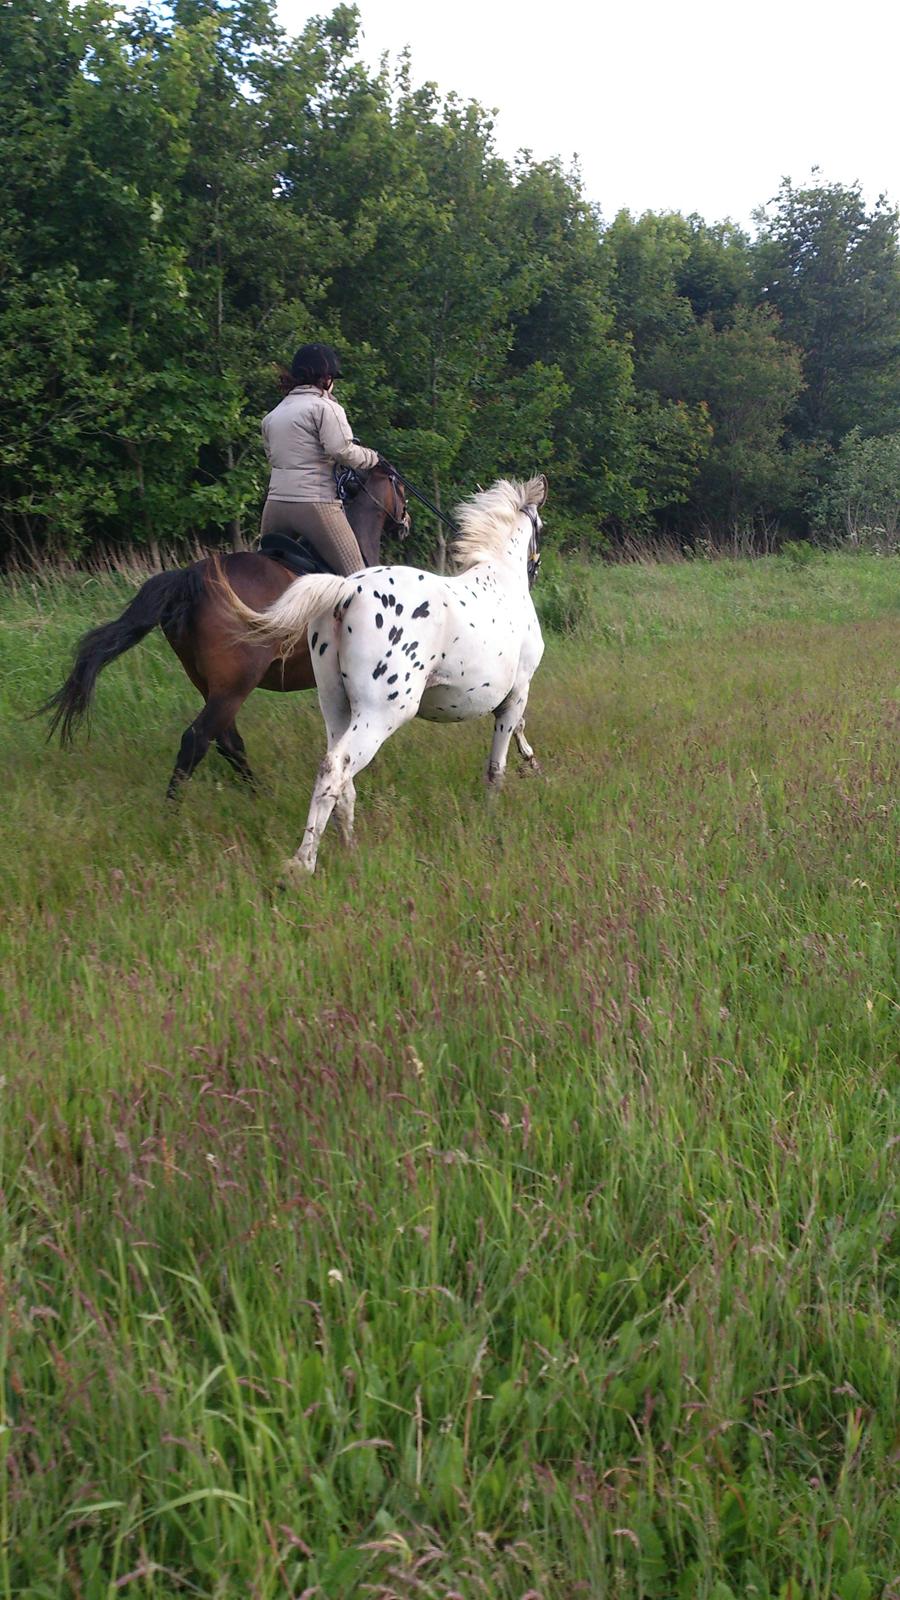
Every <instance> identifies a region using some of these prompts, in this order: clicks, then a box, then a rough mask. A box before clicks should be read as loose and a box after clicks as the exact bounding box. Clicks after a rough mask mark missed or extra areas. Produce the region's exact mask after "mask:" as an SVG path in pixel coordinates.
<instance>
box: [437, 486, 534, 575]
mask: <svg viewBox="0 0 900 1600" xmlns="http://www.w3.org/2000/svg"><path fill="white" fill-rule="evenodd" d="M546 492H547V481H546V479H545V478H529V479H528V481H527V482H524V483H523V482H521V481H520V480H519V479H518V478H498V479H497V482H496V483H492V484H491V487H490V488H489V489H482V490H481V491H480V492H479V493H478V494H473V495H470V497H469V499H468V500H463V501H462V503H461V504H460V505H458V506H457V507H456V511H455V517H456V521H457V524H458V526H459V533H458V534H457V536H456V538H455V539H454V540H453V542H452V544H451V546H450V555H451V557H452V559H453V565H454V568H455V569H456V571H457V572H467V571H468V569H469V568H470V567H474V566H475V565H476V564H477V563H478V562H479V561H496V559H497V557H498V556H502V555H503V554H504V553H505V551H506V548H507V545H508V544H509V539H510V536H511V534H512V531H513V528H514V527H515V524H516V519H517V517H519V516H520V515H521V513H522V512H523V511H524V510H525V507H526V506H539V505H541V504H542V503H543V500H544V496H545V494H546Z"/></svg>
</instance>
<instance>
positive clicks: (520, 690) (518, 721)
mask: <svg viewBox="0 0 900 1600" xmlns="http://www.w3.org/2000/svg"><path fill="white" fill-rule="evenodd" d="M527 703H528V685H527V684H524V685H523V686H521V687H520V686H518V685H517V686H516V687H515V688H514V689H513V690H512V692H511V694H509V695H508V696H507V698H506V699H505V700H504V702H503V704H502V706H498V707H497V710H496V711H495V712H494V738H493V741H492V743H491V754H490V759H489V761H488V766H487V781H488V784H489V785H490V787H491V788H492V789H499V788H500V787H501V785H502V783H503V777H504V774H505V772H506V758H507V756H508V754H509V744H510V740H511V739H512V736H513V733H516V735H517V739H518V729H519V728H521V726H522V724H523V722H524V720H525V706H526V705H527ZM528 748H529V749H530V748H531V747H530V746H529V747H528ZM533 754H534V752H533V751H532V755H533Z"/></svg>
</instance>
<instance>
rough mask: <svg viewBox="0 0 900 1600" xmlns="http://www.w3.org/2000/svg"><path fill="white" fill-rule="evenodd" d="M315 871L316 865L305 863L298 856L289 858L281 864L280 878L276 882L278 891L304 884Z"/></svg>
mask: <svg viewBox="0 0 900 1600" xmlns="http://www.w3.org/2000/svg"><path fill="white" fill-rule="evenodd" d="M315 870H316V863H315V862H314V861H312V862H306V861H303V860H302V859H301V857H300V856H291V857H290V858H289V859H288V860H287V861H285V862H283V863H282V867H281V877H280V878H279V880H278V887H279V888H280V889H291V888H296V887H297V885H298V884H300V883H305V882H306V879H307V878H309V877H310V876H311V875H312V873H314V872H315Z"/></svg>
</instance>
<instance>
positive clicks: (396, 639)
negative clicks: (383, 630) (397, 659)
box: [388, 627, 403, 644]
mask: <svg viewBox="0 0 900 1600" xmlns="http://www.w3.org/2000/svg"><path fill="white" fill-rule="evenodd" d="M388 638H389V639H390V641H391V644H399V643H400V640H401V639H402V638H403V629H402V628H398V627H393V628H391V630H390V632H389V634H388Z"/></svg>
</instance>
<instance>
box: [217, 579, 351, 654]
mask: <svg viewBox="0 0 900 1600" xmlns="http://www.w3.org/2000/svg"><path fill="white" fill-rule="evenodd" d="M216 578H217V583H218V588H219V591H220V593H221V596H222V599H223V600H224V601H225V603H226V605H227V606H228V607H229V609H230V610H231V611H233V612H234V614H235V616H237V617H240V618H241V621H242V622H244V623H245V624H246V626H247V628H248V629H249V630H250V632H251V633H252V634H253V636H254V637H255V638H257V639H260V640H262V639H269V640H272V641H273V643H277V644H279V645H280V646H281V650H282V653H283V654H284V655H288V654H289V653H290V651H292V650H295V649H296V648H297V646H298V644H301V643H303V642H304V641H305V639H306V633H307V629H308V627H309V625H310V623H311V622H312V621H314V619H315V618H316V617H320V616H322V615H323V614H324V613H326V612H329V611H333V610H334V609H335V606H337V605H338V604H339V603H340V602H341V601H342V600H344V599H345V598H346V597H347V595H349V594H352V593H353V584H352V583H351V582H350V579H349V578H341V577H338V576H336V575H332V574H331V573H330V572H317V573H311V574H310V575H309V577H306V578H295V579H294V582H293V583H292V584H291V586H290V588H289V589H285V591H284V594H280V595H279V596H278V599H277V600H273V602H272V604H271V605H270V606H267V607H266V609H265V611H254V610H253V607H252V606H248V605H245V603H244V601H243V600H241V598H240V596H239V595H236V594H235V592H234V590H233V589H232V587H231V584H230V583H229V582H228V579H227V578H226V576H225V574H224V572H223V571H222V570H221V568H220V569H219V571H218V573H217V574H216Z"/></svg>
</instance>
